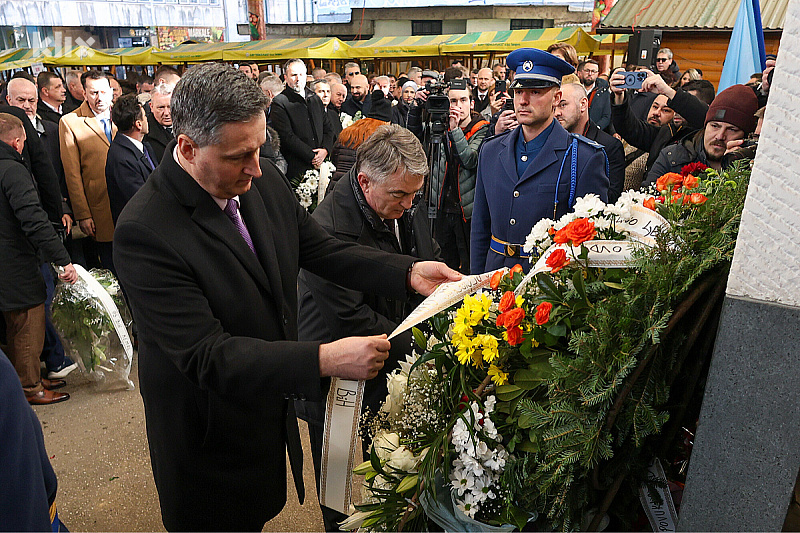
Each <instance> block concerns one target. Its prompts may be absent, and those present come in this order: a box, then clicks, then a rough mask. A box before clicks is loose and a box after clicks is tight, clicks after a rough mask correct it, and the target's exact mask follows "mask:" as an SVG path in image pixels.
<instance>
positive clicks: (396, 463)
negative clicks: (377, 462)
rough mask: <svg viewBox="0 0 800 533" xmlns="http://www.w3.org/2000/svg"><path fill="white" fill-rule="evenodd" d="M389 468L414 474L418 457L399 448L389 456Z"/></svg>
mask: <svg viewBox="0 0 800 533" xmlns="http://www.w3.org/2000/svg"><path fill="white" fill-rule="evenodd" d="M387 464H388V465H389V466H391V467H392V468H394V469H396V470H400V471H402V472H410V473H414V472H416V471H417V466H419V457H416V456H415V455H414V454H413V453H412V452H411V450H409V449H408V448H406V447H405V446H400V447H399V448H396V449H395V450H393V451H392V453H390V454H389V462H388V463H387Z"/></svg>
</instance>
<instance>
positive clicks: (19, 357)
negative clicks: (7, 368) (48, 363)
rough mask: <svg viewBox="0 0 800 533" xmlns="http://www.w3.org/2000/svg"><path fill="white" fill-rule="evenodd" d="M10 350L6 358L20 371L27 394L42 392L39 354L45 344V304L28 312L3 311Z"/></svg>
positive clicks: (18, 373) (19, 310)
mask: <svg viewBox="0 0 800 533" xmlns="http://www.w3.org/2000/svg"><path fill="white" fill-rule="evenodd" d="M3 318H5V321H6V338H7V340H8V349H7V350H6V355H8V359H9V360H10V361H11V364H13V365H14V369H15V370H16V371H17V375H18V376H19V381H20V383H22V388H23V389H24V390H25V394H28V395H33V394H36V393H38V392H41V391H42V389H43V388H44V387H43V386H42V377H41V375H40V373H39V354H41V353H42V345H43V344H44V304H43V303H42V304H39V305H37V306H35V307H29V308H27V309H15V310H13V311H3Z"/></svg>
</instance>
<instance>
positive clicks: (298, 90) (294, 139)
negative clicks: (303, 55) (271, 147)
mask: <svg viewBox="0 0 800 533" xmlns="http://www.w3.org/2000/svg"><path fill="white" fill-rule="evenodd" d="M284 72H285V73H286V74H285V78H286V89H284V90H283V92H281V94H279V95H278V96H276V97H275V100H273V101H272V106H271V107H270V117H271V118H272V127H273V128H275V130H276V131H277V132H278V136H279V137H280V139H281V152H282V153H283V156H284V157H285V158H286V163H287V165H288V170H287V171H286V177H288V178H289V179H292V178H297V177H302V176H303V174H305V172H306V171H307V170H310V169H312V168H319V167H320V165H321V164H322V162H323V161H325V158H326V157H328V154H330V152H331V150H332V149H333V140H334V139H333V128H332V126H331V122H330V119H329V118H328V115H327V113H325V110H324V108H323V106H322V100H320V99H319V97H318V96H317V95H316V94H311V95H310V96H306V89H305V87H306V65H305V63H303V61H301V60H300V59H290V60H289V61H287V62H286V64H285V66H284Z"/></svg>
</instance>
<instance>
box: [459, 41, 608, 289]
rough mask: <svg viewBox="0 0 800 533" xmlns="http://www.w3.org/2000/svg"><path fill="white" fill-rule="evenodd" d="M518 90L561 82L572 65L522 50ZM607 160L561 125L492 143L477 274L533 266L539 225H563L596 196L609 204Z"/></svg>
mask: <svg viewBox="0 0 800 533" xmlns="http://www.w3.org/2000/svg"><path fill="white" fill-rule="evenodd" d="M507 64H508V66H509V68H513V69H515V72H516V75H515V78H514V84H513V85H512V87H513V88H536V87H551V86H553V85H559V84H560V82H561V77H562V76H563V75H565V74H569V73H570V72H572V71H573V69H572V66H571V65H569V64H568V63H566V62H565V61H563V60H561V59H560V58H557V57H555V56H553V55H551V54H548V53H547V52H542V51H541V50H535V49H530V48H527V49H526V48H523V49H519V50H515V51H514V52H512V53H511V54H509V56H508V59H507ZM607 169H608V160H607V158H606V155H605V152H604V150H603V147H602V146H601V145H599V144H597V143H595V142H594V141H591V140H589V139H586V138H585V137H582V136H579V135H573V134H570V133H568V132H567V131H566V130H565V129H564V128H563V127H562V126H561V125H560V124H559V123H558V121H557V120H555V119H552V122H551V124H550V125H549V126H547V127H546V128H545V129H544V130H543V131H542V132H541V133H540V134H539V135H538V136H537V137H535V138H534V139H531V140H530V141H528V142H525V140H524V138H523V136H522V127H521V126H520V127H517V128H515V129H514V130H512V131H510V132H506V133H504V134H501V135H499V136H497V137H494V138H492V139H489V140H487V141H486V142H485V143H484V145H483V146H482V147H481V151H480V155H479V158H478V176H477V183H476V188H475V204H474V208H473V214H472V233H471V238H470V241H471V242H470V254H471V257H470V265H471V269H472V273H473V274H479V273H482V272H488V271H490V270H494V269H497V268H501V267H503V266H506V267H512V266H514V265H515V264H517V263H519V264H521V265H522V266H523V268H524V270H525V271H528V270H529V269H530V266H531V263H530V261H529V259H528V258H527V257H525V254H524V252H523V251H522V245H523V244H524V243H525V239H526V238H527V236H528V234H529V233H530V231H531V228H533V226H534V224H536V223H537V222H538V221H539V220H541V219H543V218H551V219H554V220H557V219H558V218H560V217H561V216H563V215H564V214H565V213H567V212H568V211H570V210H571V209H572V206H573V204H574V201H575V199H577V198H580V197H581V196H584V195H586V194H589V193H594V194H597V195H598V196H600V199H601V200H603V201H606V200H607V192H608V185H609V181H608V170H607Z"/></svg>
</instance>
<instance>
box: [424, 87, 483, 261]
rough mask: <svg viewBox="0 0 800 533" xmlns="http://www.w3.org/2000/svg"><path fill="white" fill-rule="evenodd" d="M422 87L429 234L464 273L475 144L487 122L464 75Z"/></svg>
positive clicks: (467, 248) (473, 188)
mask: <svg viewBox="0 0 800 533" xmlns="http://www.w3.org/2000/svg"><path fill="white" fill-rule="evenodd" d="M427 89H428V91H429V92H430V96H428V98H427V100H426V102H425V109H426V113H427V117H428V121H427V124H426V126H427V127H426V130H427V131H426V133H427V135H426V136H425V143H424V145H425V148H426V151H427V153H428V160H429V161H430V165H431V171H430V173H429V176H430V181H429V186H428V188H427V194H428V208H429V217H430V218H435V221H434V224H433V226H434V237H435V238H436V240H437V242H439V245H440V246H441V248H442V259H443V260H444V261H445V262H446V263H447V264H448V265H449V266H450V267H451V268H453V269H456V270H458V271H460V272H462V273H465V274H466V273H469V233H470V221H471V219H472V204H473V201H474V198H475V176H476V172H477V167H478V149H479V148H480V146H481V142H483V139H484V137H485V136H486V132H487V131H488V126H489V123H488V122H487V121H486V120H484V119H483V117H482V116H481V115H480V114H479V113H476V112H475V111H474V101H473V98H472V91H470V90H469V88H468V87H467V84H466V80H464V79H455V80H451V82H450V83H449V84H448V85H447V86H444V84H441V83H439V82H429V83H428V84H427Z"/></svg>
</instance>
